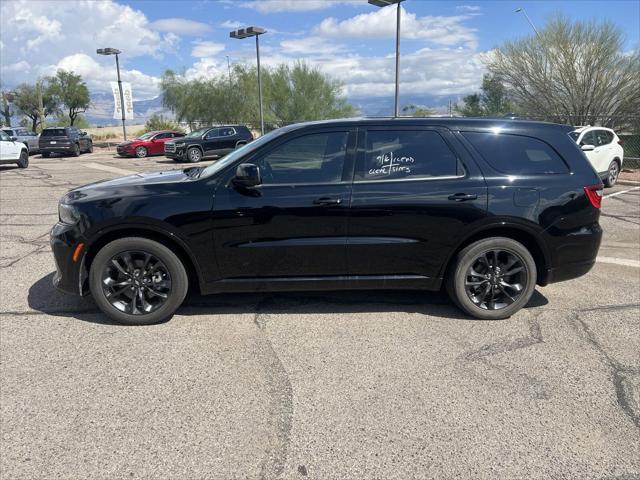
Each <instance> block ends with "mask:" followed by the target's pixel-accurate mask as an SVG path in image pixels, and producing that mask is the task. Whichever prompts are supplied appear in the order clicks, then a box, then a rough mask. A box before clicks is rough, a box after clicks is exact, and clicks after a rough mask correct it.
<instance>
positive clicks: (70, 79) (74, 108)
mask: <svg viewBox="0 0 640 480" xmlns="http://www.w3.org/2000/svg"><path fill="white" fill-rule="evenodd" d="M50 82H51V88H52V91H53V92H54V94H55V95H56V96H57V97H58V99H59V100H60V103H61V104H62V105H64V107H65V109H66V111H67V116H68V117H69V124H70V125H73V123H74V122H75V120H76V118H78V115H80V114H81V113H84V112H85V111H86V110H87V108H88V107H89V103H90V98H89V89H88V88H87V85H86V84H85V83H84V82H83V81H82V76H80V75H76V74H75V73H73V72H68V71H66V70H58V72H57V73H56V75H55V76H54V77H53V78H51V80H50Z"/></svg>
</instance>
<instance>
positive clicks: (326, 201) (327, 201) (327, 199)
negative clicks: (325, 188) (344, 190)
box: [313, 197, 342, 206]
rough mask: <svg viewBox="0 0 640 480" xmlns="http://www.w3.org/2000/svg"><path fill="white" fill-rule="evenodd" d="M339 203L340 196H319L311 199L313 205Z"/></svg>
mask: <svg viewBox="0 0 640 480" xmlns="http://www.w3.org/2000/svg"><path fill="white" fill-rule="evenodd" d="M341 203H342V199H341V198H331V197H320V198H316V199H315V200H314V201H313V204H314V205H324V206H331V205H340V204H341Z"/></svg>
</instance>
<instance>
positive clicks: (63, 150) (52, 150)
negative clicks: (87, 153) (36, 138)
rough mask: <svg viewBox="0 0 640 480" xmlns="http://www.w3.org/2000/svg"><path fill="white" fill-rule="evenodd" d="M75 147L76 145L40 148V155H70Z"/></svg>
mask: <svg viewBox="0 0 640 480" xmlns="http://www.w3.org/2000/svg"><path fill="white" fill-rule="evenodd" d="M73 147H74V145H73V144H71V145H56V146H55V147H52V146H49V145H47V146H41V147H40V149H39V150H40V153H70V152H73Z"/></svg>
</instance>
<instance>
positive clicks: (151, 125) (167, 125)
mask: <svg viewBox="0 0 640 480" xmlns="http://www.w3.org/2000/svg"><path fill="white" fill-rule="evenodd" d="M156 130H175V131H178V132H181V131H182V129H181V128H180V127H179V126H178V124H177V123H176V122H174V121H172V120H169V119H168V118H165V117H164V116H163V115H152V116H151V117H150V118H149V120H147V123H145V125H144V133H147V132H153V131H156Z"/></svg>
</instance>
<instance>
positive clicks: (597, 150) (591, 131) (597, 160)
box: [569, 126, 624, 187]
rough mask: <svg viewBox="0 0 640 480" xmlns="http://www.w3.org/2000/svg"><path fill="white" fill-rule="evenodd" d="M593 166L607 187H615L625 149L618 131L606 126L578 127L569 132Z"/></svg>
mask: <svg viewBox="0 0 640 480" xmlns="http://www.w3.org/2000/svg"><path fill="white" fill-rule="evenodd" d="M569 136H570V137H571V138H573V139H574V140H575V141H576V143H577V144H578V145H580V148H582V151H584V153H585V155H586V156H587V159H588V160H589V162H590V163H591V165H592V166H593V168H594V169H595V171H596V172H598V175H600V178H601V179H602V181H603V182H604V185H605V186H606V187H613V186H614V185H615V183H616V181H617V180H618V175H620V171H621V170H622V160H623V158H624V150H623V149H622V143H623V142H622V140H620V138H618V135H616V132H614V131H613V130H611V129H610V128H604V127H591V126H586V127H578V128H577V129H576V130H574V131H573V132H571V133H569Z"/></svg>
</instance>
